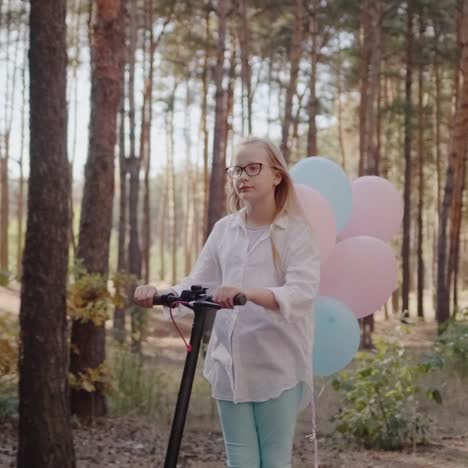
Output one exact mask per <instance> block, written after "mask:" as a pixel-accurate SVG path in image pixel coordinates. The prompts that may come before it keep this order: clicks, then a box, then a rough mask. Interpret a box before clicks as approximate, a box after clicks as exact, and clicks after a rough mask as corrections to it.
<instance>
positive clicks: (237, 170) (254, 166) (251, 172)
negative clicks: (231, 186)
mask: <svg viewBox="0 0 468 468" xmlns="http://www.w3.org/2000/svg"><path fill="white" fill-rule="evenodd" d="M262 167H263V164H262V163H250V164H247V165H246V166H243V167H242V166H231V167H228V168H227V169H226V174H227V175H228V176H229V177H230V178H231V179H238V178H239V177H240V176H241V175H242V171H245V173H246V174H247V175H248V176H250V177H254V176H257V175H258V174H260V172H261V171H262Z"/></svg>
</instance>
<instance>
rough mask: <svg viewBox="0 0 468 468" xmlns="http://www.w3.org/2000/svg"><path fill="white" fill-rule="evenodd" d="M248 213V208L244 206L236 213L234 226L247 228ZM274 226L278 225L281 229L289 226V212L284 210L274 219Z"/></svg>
mask: <svg viewBox="0 0 468 468" xmlns="http://www.w3.org/2000/svg"><path fill="white" fill-rule="evenodd" d="M246 213H247V208H246V207H245V206H244V207H242V208H241V209H240V210H239V211H238V212H237V213H235V215H234V226H237V227H242V228H244V229H246V223H245V216H246ZM272 226H278V227H279V228H281V229H286V228H287V227H288V213H287V212H286V211H283V212H282V213H281V214H280V215H279V216H277V217H276V219H275V220H274V221H273V223H272Z"/></svg>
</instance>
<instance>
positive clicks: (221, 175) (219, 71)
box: [203, 0, 230, 352]
mask: <svg viewBox="0 0 468 468" xmlns="http://www.w3.org/2000/svg"><path fill="white" fill-rule="evenodd" d="M229 5H230V1H229V0H220V1H219V3H218V10H217V13H218V41H217V47H216V69H215V86H216V97H215V129H214V138H213V161H212V169H211V178H210V194H209V199H208V226H207V229H206V237H208V236H209V234H210V233H211V230H212V229H213V226H214V225H215V223H216V222H217V221H218V220H219V219H220V218H221V217H222V216H224V214H225V210H226V196H225V190H224V187H225V183H226V172H225V167H226V158H225V156H226V153H225V144H226V141H225V140H226V113H227V93H226V91H225V90H224V88H223V77H224V53H225V48H226V44H225V43H226V23H227V14H228V9H229ZM205 240H206V239H205ZM214 318H215V314H214V313H213V312H212V311H211V312H210V313H209V314H208V315H207V317H206V320H205V330H204V334H203V344H204V345H205V350H206V345H207V343H208V342H209V339H210V336H211V330H212V327H213V323H214ZM205 350H204V352H205Z"/></svg>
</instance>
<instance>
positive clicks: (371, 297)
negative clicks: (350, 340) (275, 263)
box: [319, 236, 397, 318]
mask: <svg viewBox="0 0 468 468" xmlns="http://www.w3.org/2000/svg"><path fill="white" fill-rule="evenodd" d="M396 286H397V260H396V258H395V255H394V253H393V251H392V249H391V247H390V246H389V245H388V244H386V243H385V242H383V241H382V240H380V239H376V238H374V237H368V236H358V237H353V238H351V239H345V240H343V241H341V242H338V244H336V247H335V249H334V250H333V252H332V254H331V255H330V257H329V258H328V260H327V261H326V262H325V264H324V265H323V267H322V271H321V278H320V288H319V295H320V296H330V297H334V298H335V299H338V300H339V301H341V302H343V303H344V304H346V305H347V306H348V307H349V308H351V310H352V311H353V312H354V314H355V315H356V317H357V318H362V317H365V316H366V315H370V314H373V313H374V312H375V311H377V310H378V309H379V308H380V307H382V306H383V305H384V304H385V303H386V302H387V300H388V298H389V297H390V295H391V294H392V292H393V291H394V290H395V288H396Z"/></svg>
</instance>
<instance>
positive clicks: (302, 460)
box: [0, 418, 468, 468]
mask: <svg viewBox="0 0 468 468" xmlns="http://www.w3.org/2000/svg"><path fill="white" fill-rule="evenodd" d="M2 429H4V430H2V436H1V437H0V467H1V468H14V466H15V437H16V430H15V428H14V427H13V425H12V424H9V425H8V426H7V427H3V428H2ZM167 434H168V432H167V428H164V429H161V428H157V427H156V426H155V425H152V424H149V423H147V422H144V421H142V420H138V419H131V418H119V419H112V418H109V419H104V420H101V421H99V422H97V423H96V424H95V425H94V427H92V428H90V429H84V428H75V430H74V438H75V449H76V455H77V460H78V464H77V467H78V468H101V467H102V468H117V467H128V468H137V467H138V468H150V467H151V468H159V467H162V466H163V463H164V456H165V450H166V443H167ZM153 448H154V449H155V450H154V453H153ZM319 454H320V467H321V468H429V467H444V468H466V467H467V466H468V434H465V435H463V436H456V437H455V436H447V437H445V438H441V440H440V441H439V442H438V443H435V444H431V445H427V446H420V447H417V448H416V450H415V452H414V453H413V452H412V451H403V452H377V451H360V450H340V449H339V448H336V447H334V446H333V441H332V440H331V439H328V438H327V439H324V438H319ZM312 461H313V452H312V444H311V443H310V442H308V441H307V440H305V439H304V438H301V437H299V436H298V437H296V441H295V446H294V464H293V468H306V467H307V468H308V467H312V466H313V462H312ZM179 466H180V468H202V467H203V468H222V467H223V466H225V465H224V446H223V439H222V434H221V433H220V432H219V431H217V430H205V429H203V428H199V430H197V431H194V430H189V431H187V432H186V433H185V435H184V439H183V442H182V448H181V456H180V464H179Z"/></svg>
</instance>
